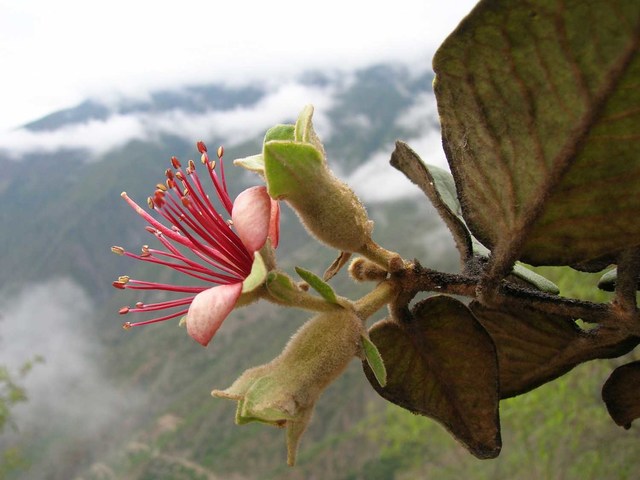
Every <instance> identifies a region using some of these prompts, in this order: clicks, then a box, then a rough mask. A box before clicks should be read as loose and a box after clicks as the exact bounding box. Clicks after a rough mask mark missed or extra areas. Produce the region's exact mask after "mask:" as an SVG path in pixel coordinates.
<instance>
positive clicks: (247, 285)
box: [242, 252, 267, 293]
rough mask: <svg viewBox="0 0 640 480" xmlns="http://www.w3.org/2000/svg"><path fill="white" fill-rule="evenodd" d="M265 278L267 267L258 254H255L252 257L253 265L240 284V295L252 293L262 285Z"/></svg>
mask: <svg viewBox="0 0 640 480" xmlns="http://www.w3.org/2000/svg"><path fill="white" fill-rule="evenodd" d="M266 278H267V267H266V266H265V264H264V260H263V258H262V255H260V253H259V252H255V256H254V257H253V264H252V265H251V272H250V273H249V275H248V276H247V278H245V279H244V281H243V282H242V293H247V292H252V291H253V290H255V289H256V288H258V287H259V286H260V285H262V284H264V282H265V280H266Z"/></svg>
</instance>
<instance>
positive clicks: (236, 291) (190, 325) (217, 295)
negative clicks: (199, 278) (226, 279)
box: [187, 283, 242, 347]
mask: <svg viewBox="0 0 640 480" xmlns="http://www.w3.org/2000/svg"><path fill="white" fill-rule="evenodd" d="M241 292H242V283H231V284H229V285H218V286H217V287H213V288H209V289H208V290H205V291H204V292H200V293H199V294H198V295H196V297H195V298H194V299H193V302H191V306H190V307H189V312H187V332H188V333H189V335H191V337H192V338H193V339H194V340H196V341H197V342H198V343H201V344H202V345H204V346H205V347H206V346H207V345H208V344H209V342H210V341H211V339H212V338H213V336H214V335H215V334H216V332H217V331H218V328H220V325H222V322H223V321H224V319H225V318H227V315H229V313H231V310H233V307H235V305H236V302H237V301H238V297H239V296H240V293H241Z"/></svg>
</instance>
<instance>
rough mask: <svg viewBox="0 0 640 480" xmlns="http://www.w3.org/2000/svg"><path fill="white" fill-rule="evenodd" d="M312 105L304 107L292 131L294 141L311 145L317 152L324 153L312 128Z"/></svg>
mask: <svg viewBox="0 0 640 480" xmlns="http://www.w3.org/2000/svg"><path fill="white" fill-rule="evenodd" d="M312 118H313V105H307V106H305V107H304V108H303V109H302V111H301V112H300V115H298V120H297V121H296V126H295V130H294V139H295V141H296V142H304V143H309V144H311V145H313V146H314V147H315V148H316V149H317V150H319V151H321V152H324V147H323V146H322V143H321V142H320V139H319V138H318V135H317V134H316V131H315V130H314V128H313V121H312Z"/></svg>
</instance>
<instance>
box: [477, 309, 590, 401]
mask: <svg viewBox="0 0 640 480" xmlns="http://www.w3.org/2000/svg"><path fill="white" fill-rule="evenodd" d="M469 308H470V309H471V311H472V312H473V314H474V315H475V317H476V318H477V319H478V321H479V322H480V323H481V324H482V326H483V327H484V328H485V329H486V331H487V332H489V335H491V338H492V339H493V343H494V344H495V346H496V350H497V352H498V365H499V366H500V398H509V397H514V396H516V395H520V394H522V393H525V392H528V391H530V390H533V389H534V388H537V387H539V386H540V385H542V384H544V383H547V382H550V381H551V380H554V379H556V378H558V377H560V376H561V375H564V374H565V373H567V372H568V371H569V370H571V369H572V368H573V367H575V366H576V365H578V364H579V363H580V362H581V361H583V360H584V359H583V358H580V357H579V356H577V355H576V354H575V352H576V351H579V350H580V349H577V348H575V347H579V346H581V345H582V342H585V341H587V339H586V336H585V334H584V333H583V332H582V331H581V330H580V329H579V328H578V326H577V325H576V323H575V322H574V321H573V320H572V319H571V318H568V317H560V316H554V315H549V314H545V313H541V312H538V311H536V310H533V309H530V308H526V309H524V308H523V309H522V310H521V311H513V310H510V311H509V310H504V309H503V310H495V309H491V308H488V307H484V306H483V305H482V304H480V303H479V302H475V301H474V302H471V304H470V305H469ZM582 349H583V351H584V348H583V347H582Z"/></svg>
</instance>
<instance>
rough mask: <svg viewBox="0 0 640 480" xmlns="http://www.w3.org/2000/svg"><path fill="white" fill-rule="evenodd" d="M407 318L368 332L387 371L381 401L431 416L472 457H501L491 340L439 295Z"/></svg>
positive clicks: (462, 308) (469, 315) (370, 374)
mask: <svg viewBox="0 0 640 480" xmlns="http://www.w3.org/2000/svg"><path fill="white" fill-rule="evenodd" d="M413 316H414V321H412V322H411V323H402V324H401V323H398V322H395V321H393V320H391V319H386V320H382V321H380V322H378V323H376V324H375V325H373V327H371V329H370V330H369V336H370V338H371V340H372V342H373V343H375V345H376V346H377V347H378V350H379V351H380V354H381V355H382V359H383V360H384V365H385V367H386V370H387V383H386V385H385V386H384V387H382V386H380V385H379V383H378V381H377V379H376V377H375V375H374V374H373V372H372V370H371V368H370V367H369V366H368V364H367V363H366V362H363V368H364V371H365V374H366V375H367V379H368V380H369V383H370V384H371V386H372V387H373V388H374V389H375V390H376V391H377V392H378V393H379V394H380V395H382V396H383V397H384V398H386V399H387V400H389V401H390V402H393V403H395V404H397V405H400V406H401V407H403V408H406V409H407V410H410V411H411V412H413V413H417V414H420V415H426V416H428V417H431V418H433V419H435V420H437V421H438V422H440V423H441V424H442V425H444V426H445V427H446V428H447V430H449V432H451V433H452V434H453V435H454V436H455V437H456V438H457V439H458V440H459V441H460V442H461V443H462V444H463V445H465V447H467V448H468V449H469V451H470V452H471V453H473V454H474V455H475V456H477V457H478V458H494V457H496V456H497V455H498V454H499V453H500V448H501V445H502V442H501V439H500V421H499V417H498V400H499V394H498V362H497V359H496V351H495V347H494V346H493V342H492V340H491V337H490V336H489V335H488V334H487V332H486V331H485V330H484V328H482V326H481V325H480V324H479V323H478V321H477V320H476V319H475V317H474V316H473V314H472V313H471V312H470V311H469V309H468V308H467V307H466V306H465V305H464V304H463V303H461V302H460V301H458V300H455V299H454V298H451V297H446V296H435V297H430V298H428V299H426V300H424V301H422V302H420V303H419V304H417V305H416V307H415V308H414V309H413Z"/></svg>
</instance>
